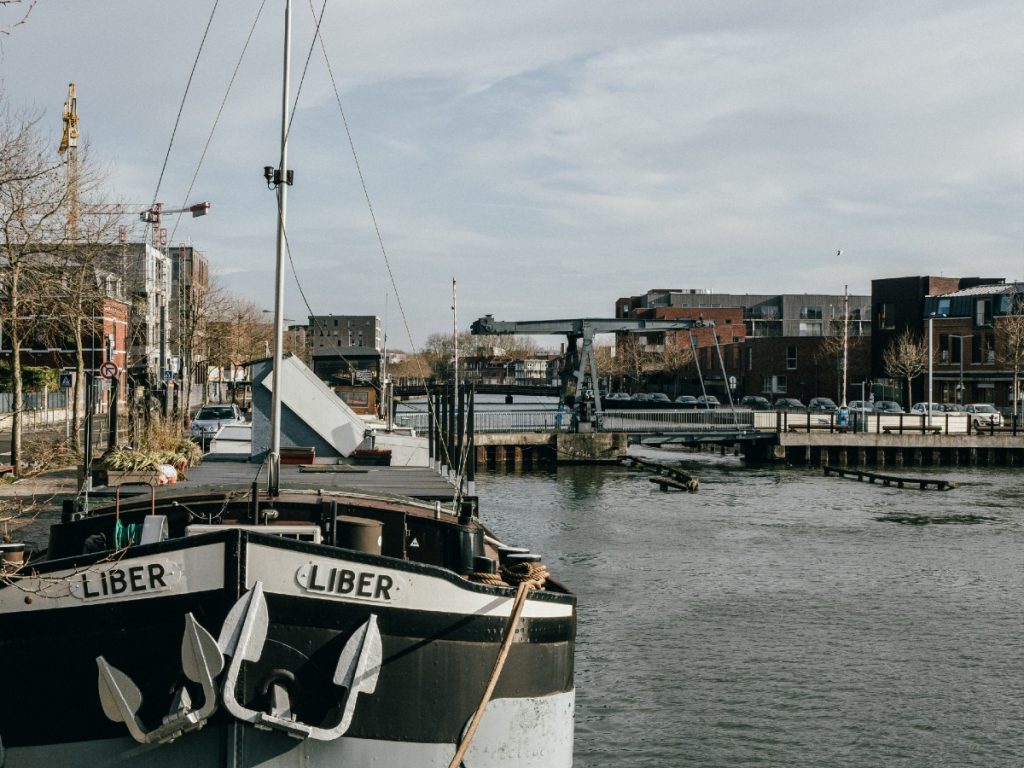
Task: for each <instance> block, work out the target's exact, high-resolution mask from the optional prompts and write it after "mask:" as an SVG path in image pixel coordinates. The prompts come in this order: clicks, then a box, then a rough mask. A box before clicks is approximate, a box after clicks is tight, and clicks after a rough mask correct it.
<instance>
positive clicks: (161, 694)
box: [0, 529, 575, 764]
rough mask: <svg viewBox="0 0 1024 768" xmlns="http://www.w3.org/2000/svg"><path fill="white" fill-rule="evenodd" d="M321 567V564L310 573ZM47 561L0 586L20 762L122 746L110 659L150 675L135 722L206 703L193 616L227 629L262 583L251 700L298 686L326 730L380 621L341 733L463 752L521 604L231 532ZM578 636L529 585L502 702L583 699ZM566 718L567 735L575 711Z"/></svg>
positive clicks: (402, 565) (553, 597)
mask: <svg viewBox="0 0 1024 768" xmlns="http://www.w3.org/2000/svg"><path fill="white" fill-rule="evenodd" d="M311 564H312V565H311ZM313 566H316V567H317V568H319V569H320V570H319V571H316V570H313V571H312V575H311V568H312V567H313ZM46 568H47V570H45V571H43V570H42V569H40V573H39V577H38V579H37V580H36V581H32V580H24V581H23V582H22V583H20V584H19V585H18V586H7V587H5V588H3V589H0V607H2V611H0V658H2V659H3V660H4V667H5V672H4V685H5V690H6V692H7V695H5V696H4V697H2V698H0V739H2V743H3V746H4V747H5V748H6V749H7V750H8V752H9V753H10V755H15V754H19V753H20V754H28V753H30V752H31V749H32V748H47V747H48V748H51V749H52V748H53V747H55V746H56V745H60V744H68V745H71V744H76V745H79V748H80V747H81V744H83V743H90V742H95V743H97V744H99V743H104V744H109V743H116V742H117V741H118V740H123V739H124V737H125V736H126V731H125V725H124V724H122V723H120V722H113V721H112V720H111V719H110V718H109V717H108V716H107V715H105V714H104V711H103V708H102V707H101V704H100V700H99V694H98V682H97V680H98V678H97V662H96V659H97V657H99V656H102V657H103V658H104V659H105V660H106V661H107V662H108V663H109V664H110V665H112V666H113V667H116V668H117V669H118V670H120V671H122V672H123V673H125V674H126V675H127V676H128V677H129V678H130V679H131V680H132V681H134V683H135V684H136V685H137V686H138V688H139V690H140V691H141V694H142V706H141V708H140V709H139V710H138V719H139V720H140V721H141V722H142V723H143V724H145V725H146V726H147V727H149V728H155V727H156V726H158V725H159V724H160V721H161V718H163V717H164V716H165V715H166V714H167V713H168V710H169V708H170V707H171V702H172V699H173V696H174V692H175V691H176V690H178V689H180V688H181V687H182V686H184V687H186V688H187V690H188V692H189V694H190V695H191V696H192V699H193V701H194V702H196V705H197V706H198V705H199V704H200V703H202V701H203V691H202V688H201V686H199V685H197V684H196V683H194V682H190V681H188V680H186V677H185V675H184V673H183V670H182V636H183V632H184V628H185V616H186V614H187V613H191V614H192V616H193V617H194V618H195V619H196V620H197V622H198V623H199V624H200V625H201V626H202V627H204V628H205V629H206V630H207V631H208V632H209V633H210V634H211V635H212V636H213V637H216V636H217V634H218V632H220V631H221V628H222V627H223V626H224V624H225V620H226V618H227V617H228V614H229V611H230V609H231V607H232V606H233V605H235V604H236V602H237V601H238V600H239V597H240V596H242V595H244V594H245V593H247V592H249V591H251V590H252V589H253V587H254V584H257V583H259V584H261V585H262V589H263V590H264V592H265V595H266V609H267V612H268V614H269V624H268V626H267V630H266V639H265V642H264V643H262V645H261V647H260V649H259V657H258V660H256V661H252V662H244V663H243V664H242V666H241V673H240V676H239V683H238V686H237V688H236V692H237V697H238V700H239V701H240V702H242V703H243V704H244V705H245V706H248V707H251V708H253V709H264V708H265V706H266V698H267V695H268V693H267V691H268V686H269V685H270V684H271V683H273V682H274V681H285V685H286V687H287V689H288V692H289V694H290V696H291V703H292V712H293V714H294V715H295V717H296V718H297V719H298V720H299V721H301V722H303V723H308V724H310V725H313V726H316V727H329V726H330V724H331V723H332V722H334V721H336V720H337V719H338V713H339V710H340V708H341V707H342V702H343V701H344V693H345V692H344V690H343V689H342V688H339V686H338V685H337V684H335V683H333V682H332V679H331V678H332V672H333V670H334V666H335V664H336V663H337V661H338V658H339V654H341V652H342V649H343V648H344V647H345V644H346V642H347V641H348V640H349V638H351V637H352V636H353V633H354V632H356V630H357V629H358V628H359V627H360V626H361V625H364V624H365V622H367V620H368V619H370V618H371V617H375V619H374V620H375V621H376V625H377V627H378V628H379V633H380V640H381V647H382V662H381V664H380V671H379V679H378V681H377V684H376V689H375V690H374V691H373V692H372V694H361V695H360V696H359V697H358V700H357V703H356V705H355V709H354V714H353V716H352V719H351V725H350V727H349V728H348V729H347V731H346V732H345V734H344V736H345V738H346V739H350V740H356V741H359V740H367V742H375V741H379V742H382V743H383V742H388V743H390V742H402V743H420V744H451V745H454V744H455V743H457V742H458V740H459V739H460V737H461V734H462V732H463V729H464V728H465V726H466V723H467V721H468V720H469V719H470V717H472V714H473V712H474V710H475V709H476V707H477V705H478V704H479V702H480V697H481V695H482V693H483V691H484V688H485V686H486V684H487V680H488V676H489V675H490V672H491V668H492V666H493V664H494V659H495V655H496V653H497V648H498V645H499V644H500V642H501V639H502V637H503V635H504V633H505V630H506V627H507V625H508V620H509V619H508V617H509V612H510V605H511V602H512V590H509V589H507V588H504V589H495V588H488V587H483V586H480V585H476V584H472V583H469V582H467V581H466V580H464V579H460V578H458V577H456V576H455V575H454V574H451V573H450V572H448V571H446V570H444V569H441V568H436V567H431V566H425V565H417V564H414V563H408V562H403V561H399V560H395V559H392V558H386V557H379V556H374V555H367V554H362V553H356V552H352V551H348V550H340V549H337V548H334V547H327V546H321V545H314V544H308V543H303V542H297V541H291V540H286V539H281V538H278V537H274V536H265V535H260V534H253V533H250V532H246V531H241V530H231V529H228V530H224V531H221V532H217V533H213V534H207V535H204V536H201V537H194V538H187V539H175V540H171V541H166V542H163V543H160V544H153V545H147V546H141V547H133V548H132V549H131V550H130V557H125V558H124V559H122V560H119V561H116V562H110V561H106V560H97V559H95V558H93V559H91V560H90V559H85V558H79V559H77V560H76V561H74V562H70V561H67V560H65V561H58V562H54V563H48V564H46ZM113 571H118V572H120V573H121V574H122V575H120V576H116V575H115V574H113ZM104 572H106V575H105V576H104V575H103V573H104ZM332 573H333V575H331V574H332ZM339 574H341V575H339ZM345 574H349V575H345ZM360 578H362V581H360ZM374 579H376V583H374ZM328 586H331V587H333V590H328V589H327V587H328ZM346 590H347V592H346ZM105 592H106V593H105ZM574 644H575V599H574V598H573V597H572V596H571V595H567V594H559V593H553V592H550V593H549V592H537V593H531V595H530V597H529V599H528V600H527V604H526V610H525V611H524V618H523V619H522V621H521V622H520V624H519V628H518V630H517V635H516V640H515V642H514V643H513V645H512V647H511V651H510V654H509V657H508V662H507V664H506V666H505V669H504V671H503V672H502V674H501V676H500V678H499V680H498V684H497V687H496V690H495V693H494V699H495V700H496V703H498V702H500V700H503V699H506V700H516V699H521V700H531V701H532V700H554V699H551V697H556V698H558V697H562V699H564V698H565V697H566V696H568V697H570V698H569V701H571V695H572V691H573V651H574ZM562 699H559V700H562ZM42 713H46V714H45V715H42ZM41 715H42V716H41ZM206 727H207V728H209V729H217V730H218V731H219V732H224V731H225V729H227V730H233V729H236V728H238V727H242V728H243V729H246V730H250V731H252V730H254V729H252V728H251V726H248V725H242V726H239V725H238V723H237V722H236V721H235V720H234V719H233V718H232V716H231V715H230V714H229V713H228V712H227V711H225V708H224V707H223V706H221V707H219V708H218V709H217V711H216V712H215V713H214V714H213V715H212V716H211V717H210V719H209V723H208V724H207V726H206ZM565 727H567V728H568V729H569V731H570V736H569V739H570V741H571V728H572V721H571V713H570V715H569V720H568V723H567V725H566V726H565ZM201 733H203V732H202V731H200V732H191V733H185V734H184V735H182V736H181V737H180V741H179V742H175V745H177V744H179V743H182V744H183V743H185V742H187V741H188V740H190V739H193V740H195V741H196V742H197V743H198V742H199V738H198V737H199V736H200V734H201ZM203 738H204V739H205V738H206V737H203ZM253 738H255V737H253ZM130 743H134V742H130ZM268 743H274V744H278V743H279V742H278V741H276V740H273V739H272V740H271V741H270V742H268ZM295 743H296V742H295V740H294V739H292V740H291V745H290V746H294V745H295ZM280 744H282V745H284V746H289V741H287V740H285V741H283V742H280ZM136 746H138V745H136ZM147 748H149V747H148V745H147ZM323 748H324V747H322V746H321V747H317V749H323ZM175 749H181V747H180V746H176V747H175ZM25 750H28V751H29V752H25ZM26 764H31V763H26ZM314 764H315V763H314Z"/></svg>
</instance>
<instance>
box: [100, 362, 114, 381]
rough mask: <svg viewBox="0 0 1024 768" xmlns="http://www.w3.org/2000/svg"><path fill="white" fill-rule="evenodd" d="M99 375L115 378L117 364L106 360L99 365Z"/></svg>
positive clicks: (105, 377)
mask: <svg viewBox="0 0 1024 768" xmlns="http://www.w3.org/2000/svg"><path fill="white" fill-rule="evenodd" d="M100 376H102V377H103V378H104V379H116V378H117V365H116V364H114V363H112V362H111V361H110V360H107V362H105V363H104V364H103V365H101V366H100Z"/></svg>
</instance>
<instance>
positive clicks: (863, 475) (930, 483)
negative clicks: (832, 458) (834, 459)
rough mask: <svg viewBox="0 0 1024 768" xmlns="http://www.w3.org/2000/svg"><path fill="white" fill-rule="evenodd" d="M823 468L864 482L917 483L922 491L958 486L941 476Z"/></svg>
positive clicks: (902, 484) (833, 473)
mask: <svg viewBox="0 0 1024 768" xmlns="http://www.w3.org/2000/svg"><path fill="white" fill-rule="evenodd" d="M822 469H823V470H824V471H825V475H826V476H830V475H837V476H839V477H848V478H852V479H854V480H859V481H862V482H863V481H864V480H867V481H868V482H869V483H881V484H882V485H887V486H892V485H895V486H896V487H897V488H906V487H908V486H909V487H913V486H915V485H916V486H917V487H918V488H919V489H920V490H922V491H924V490H928V489H934V490H937V491H949V490H952V489H953V488H956V483H954V482H953V481H952V480H943V479H941V478H931V477H902V476H900V475H886V474H882V473H881V472H864V471H862V470H859V469H847V468H846V467H833V466H829V465H828V464H826V465H825V466H823V467H822Z"/></svg>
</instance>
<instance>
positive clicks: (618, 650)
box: [477, 448, 1024, 768]
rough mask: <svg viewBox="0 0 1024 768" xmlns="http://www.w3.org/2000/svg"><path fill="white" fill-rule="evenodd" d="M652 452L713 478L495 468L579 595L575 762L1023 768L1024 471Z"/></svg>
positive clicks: (497, 508) (520, 525) (530, 533)
mask: <svg viewBox="0 0 1024 768" xmlns="http://www.w3.org/2000/svg"><path fill="white" fill-rule="evenodd" d="M632 450H637V449H636V448H634V449H632ZM639 453H640V455H644V456H646V457H648V458H653V459H662V460H669V461H677V460H680V459H683V460H684V461H685V464H684V466H685V467H687V468H688V469H690V470H691V471H693V472H695V473H696V474H697V475H698V476H699V477H700V480H701V487H700V492H699V493H697V494H686V493H679V492H673V493H662V492H660V491H659V490H658V489H657V486H656V485H653V484H652V483H650V482H648V480H647V476H646V474H645V473H643V472H639V471H634V470H629V469H626V468H622V467H593V466H567V467H559V468H557V469H552V470H550V471H532V472H528V473H512V472H508V473H501V472H498V473H494V472H488V473H483V474H481V475H478V477H477V492H478V493H479V495H480V496H481V507H482V516H483V518H484V520H485V521H486V522H487V523H488V525H490V527H492V528H493V529H494V531H495V532H497V533H498V534H499V535H500V536H501V537H502V538H505V539H507V540H509V541H512V542H514V543H516V544H525V545H529V546H530V547H532V548H533V549H534V550H535V551H537V552H540V553H542V554H543V555H544V557H545V560H546V561H547V563H548V564H549V567H550V568H551V569H552V571H553V572H554V573H556V574H557V575H558V577H559V578H561V579H562V580H564V581H565V582H566V583H567V584H568V585H569V586H570V587H572V588H573V589H575V591H576V592H577V594H578V596H579V634H578V645H577V660H576V686H577V711H576V720H577V729H576V744H575V755H576V759H575V765H576V766H578V767H580V768H597V767H598V766H601V767H604V766H608V767H611V766H615V767H616V768H621V767H623V766H631V767H636V768H639V767H641V766H644V767H646V766H652V767H654V766H658V767H659V768H663V767H664V766H701V768H714V767H716V766H722V767H723V768H725V767H729V768H732V767H734V766H735V767H739V766H785V767H787V768H794V767H798V766H807V768H812V767H813V768H822V767H823V766H829V767H830V768H835V767H840V766H851V767H853V766H856V767H857V768H869V767H870V768H875V767H876V766H886V767H887V768H897V767H903V766H905V767H906V768H922V767H923V766H929V767H933V768H935V767H945V766H979V768H980V767H982V766H983V767H984V768H1021V766H1024V485H1022V483H1021V477H1020V472H1019V471H1016V470H964V469H950V468H945V469H941V470H913V474H914V475H918V474H934V475H935V476H940V477H950V478H952V479H955V480H957V481H958V482H959V483H960V487H959V488H957V489H956V490H952V491H947V492H940V491H918V490H897V489H890V488H885V487H879V486H875V485H869V484H861V483H857V482H855V481H852V480H844V479H839V478H831V477H830V478H826V477H823V476H822V475H821V473H820V471H814V470H803V469H788V468H761V469H757V468H754V469H751V468H746V467H744V466H743V465H742V464H741V463H740V460H739V459H735V458H733V457H724V458H722V457H717V456H714V457H713V456H711V455H708V454H703V455H700V454H679V453H668V452H658V451H654V450H644V449H640V450H639ZM909 473H910V471H909V470H908V474H909Z"/></svg>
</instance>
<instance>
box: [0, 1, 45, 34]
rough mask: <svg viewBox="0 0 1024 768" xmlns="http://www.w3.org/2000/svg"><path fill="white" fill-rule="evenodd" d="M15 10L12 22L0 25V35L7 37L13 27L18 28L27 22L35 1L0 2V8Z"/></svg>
mask: <svg viewBox="0 0 1024 768" xmlns="http://www.w3.org/2000/svg"><path fill="white" fill-rule="evenodd" d="M15 7H16V8H17V16H16V17H15V19H14V21H12V22H9V23H7V24H0V35H9V34H11V31H12V30H13V29H14V28H15V27H20V26H21V25H22V24H24V23H25V22H27V21H28V17H29V14H30V13H32V9H33V8H35V7H36V0H30V1H29V2H24V0H0V8H15Z"/></svg>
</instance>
